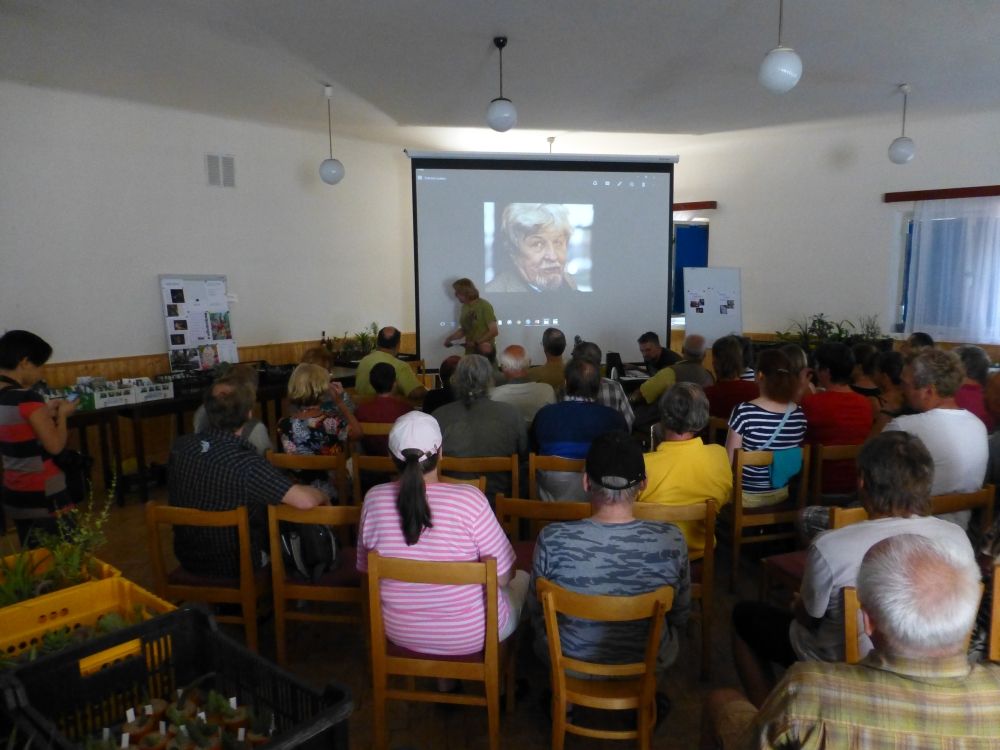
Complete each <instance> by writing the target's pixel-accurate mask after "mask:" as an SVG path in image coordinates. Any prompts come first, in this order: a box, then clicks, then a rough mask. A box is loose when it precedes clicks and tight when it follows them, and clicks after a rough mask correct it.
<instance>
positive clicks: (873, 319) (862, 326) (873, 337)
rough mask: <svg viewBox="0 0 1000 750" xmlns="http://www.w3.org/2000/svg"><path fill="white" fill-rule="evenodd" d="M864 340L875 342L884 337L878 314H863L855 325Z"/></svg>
mask: <svg viewBox="0 0 1000 750" xmlns="http://www.w3.org/2000/svg"><path fill="white" fill-rule="evenodd" d="M855 328H856V330H857V332H858V336H859V337H860V338H861V340H862V341H868V342H875V341H879V340H881V339H882V338H884V335H883V333H882V326H881V325H880V324H879V322H878V315H861V316H859V317H858V322H857V325H856V326H855Z"/></svg>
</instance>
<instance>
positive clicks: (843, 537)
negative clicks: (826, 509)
mask: <svg viewBox="0 0 1000 750" xmlns="http://www.w3.org/2000/svg"><path fill="white" fill-rule="evenodd" d="M977 421H978V420H977ZM898 534H918V535H919V536H925V537H927V538H929V539H934V540H935V541H938V542H941V543H944V544H948V545H950V546H952V547H953V548H954V549H955V550H957V551H958V552H959V553H960V554H964V555H967V556H968V558H969V560H970V561H974V560H975V555H974V554H973V551H972V545H971V544H969V538H968V537H967V536H966V535H965V532H964V531H963V530H962V529H961V528H960V527H959V526H957V525H956V524H954V523H949V522H948V521H942V520H941V519H940V518H935V517H934V516H913V517H910V518H878V519H875V520H873V521H862V522H861V523H855V524H851V525H850V526H845V527H844V528H842V529H834V530H830V531H824V532H823V533H822V534H819V535H818V536H817V537H816V538H815V539H813V541H812V544H811V545H809V552H808V556H807V558H806V567H805V572H804V573H803V576H802V587H801V589H800V591H799V594H800V596H801V597H802V604H803V606H804V607H805V609H806V611H807V612H808V613H809V615H810V616H811V617H822V618H823V620H822V622H821V623H820V624H819V627H818V628H817V629H816V630H809V629H808V628H807V627H805V626H804V625H801V624H800V623H799V622H797V621H796V622H792V625H791V627H790V629H789V637H790V638H791V641H792V648H794V649H795V653H796V654H797V655H798V657H799V658H800V659H805V660H813V661H843V660H844V604H843V599H842V597H841V593H840V590H841V589H842V588H844V587H845V586H856V585H857V582H858V569H859V568H860V567H861V560H862V558H863V557H864V556H865V553H866V552H867V551H868V550H869V549H871V547H873V546H874V545H875V544H877V543H878V542H880V541H882V540H883V539H888V538H889V537H891V536H897V535H898ZM860 632H862V633H863V632H864V631H863V630H861V631H860ZM859 641H860V645H861V653H862V655H864V654H866V653H868V651H870V650H871V641H869V640H868V638H867V636H864V635H861V636H860V638H859Z"/></svg>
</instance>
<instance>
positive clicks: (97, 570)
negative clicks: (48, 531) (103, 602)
mask: <svg viewBox="0 0 1000 750" xmlns="http://www.w3.org/2000/svg"><path fill="white" fill-rule="evenodd" d="M19 556H20V555H7V556H6V557H4V558H3V566H2V567H0V583H3V580H4V570H6V569H7V568H8V567H13V566H14V564H15V563H16V562H17V558H18V557H19ZM28 556H29V557H30V558H31V567H32V568H33V569H34V571H35V572H36V573H39V574H41V573H45V572H47V571H48V570H49V568H51V567H52V553H51V552H50V551H49V550H47V549H44V548H41V549H33V550H30V551H29V552H28ZM89 567H90V575H91V576H92V578H95V579H97V578H112V577H114V576H120V575H121V574H122V572H121V571H120V570H118V568H116V567H115V566H114V565H111V564H109V563H106V562H104V561H103V560H98V559H97V558H96V557H95V558H92V559H91V564H90V566H89ZM46 596H47V595H46ZM2 611H3V609H2V608H0V612H2Z"/></svg>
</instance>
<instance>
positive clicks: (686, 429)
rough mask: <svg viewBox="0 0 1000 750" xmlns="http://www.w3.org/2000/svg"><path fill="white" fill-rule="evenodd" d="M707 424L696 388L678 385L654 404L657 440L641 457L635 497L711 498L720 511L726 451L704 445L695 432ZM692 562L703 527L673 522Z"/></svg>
mask: <svg viewBox="0 0 1000 750" xmlns="http://www.w3.org/2000/svg"><path fill="white" fill-rule="evenodd" d="M707 424H708V399H707V398H705V392H704V391H703V390H702V389H701V387H700V386H698V385H695V384H694V383H678V384H677V385H675V386H674V387H673V388H671V389H670V390H669V391H667V394H666V395H665V396H664V397H663V399H662V400H661V401H660V428H661V429H662V431H663V442H662V443H660V444H659V446H657V448H656V450H654V451H653V452H652V453H647V454H645V456H643V458H644V459H645V462H646V478H647V484H646V489H644V490H643V491H642V494H641V495H639V501H640V502H643V503H662V504H664V505H693V504H695V503H700V502H703V501H704V500H708V499H711V500H714V501H715V503H716V505H718V506H719V507H720V508H721V507H722V506H723V505H725V504H726V503H728V502H729V500H730V498H731V496H732V490H733V472H732V470H731V469H730V468H729V459H728V458H727V456H726V449H725V448H724V447H722V446H721V445H705V444H704V443H703V442H702V440H701V438H700V437H696V436H697V434H698V433H699V432H700V431H701V430H702V429H704V427H705V425H707ZM677 525H678V526H679V527H680V529H681V531H682V532H683V534H684V538H685V539H686V540H687V544H688V554H689V556H690V558H691V559H692V560H697V559H699V558H701V557H702V556H703V555H704V553H705V524H704V523H703V522H701V521H682V522H678V523H677Z"/></svg>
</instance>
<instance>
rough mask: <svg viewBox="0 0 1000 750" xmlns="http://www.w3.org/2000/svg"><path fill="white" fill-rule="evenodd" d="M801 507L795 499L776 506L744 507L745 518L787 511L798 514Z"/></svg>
mask: <svg viewBox="0 0 1000 750" xmlns="http://www.w3.org/2000/svg"><path fill="white" fill-rule="evenodd" d="M798 510H799V506H798V505H797V504H796V502H795V500H794V499H791V498H790V499H788V500H784V501H782V502H780V503H777V504H775V505H765V506H764V507H762V508H748V507H746V506H745V505H744V506H743V517H744V518H746V517H747V516H750V517H751V518H752V517H753V516H765V515H767V514H769V513H783V512H785V511H791V512H796V513H797V512H798Z"/></svg>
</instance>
